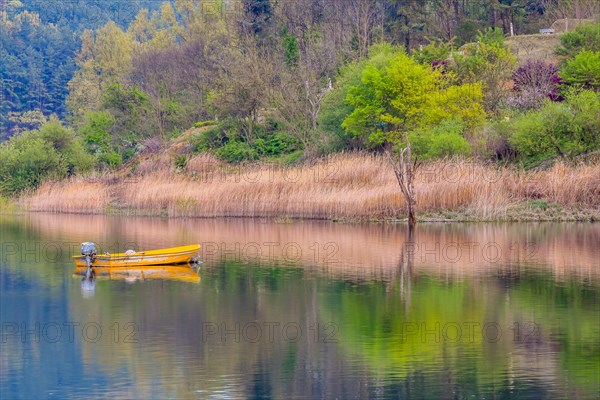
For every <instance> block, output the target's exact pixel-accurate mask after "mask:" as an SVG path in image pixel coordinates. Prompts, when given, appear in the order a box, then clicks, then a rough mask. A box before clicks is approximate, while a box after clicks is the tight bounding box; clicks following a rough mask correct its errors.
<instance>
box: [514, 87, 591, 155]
mask: <svg viewBox="0 0 600 400" xmlns="http://www.w3.org/2000/svg"><path fill="white" fill-rule="evenodd" d="M598 115H600V93H597V92H593V91H590V90H583V91H581V92H575V91H570V92H569V93H568V94H567V96H566V100H565V101H564V102H563V103H554V102H550V101H548V102H546V104H545V105H544V106H543V107H542V108H541V109H540V110H539V111H532V112H528V113H525V114H522V115H520V116H519V117H517V118H515V119H514V120H512V121H510V122H509V125H510V130H511V131H512V136H511V138H510V141H511V143H512V144H513V145H514V146H515V148H516V149H517V150H518V151H519V152H520V153H521V154H522V155H524V156H525V157H528V158H532V159H545V158H549V157H554V156H560V157H563V158H572V157H575V156H577V155H579V154H582V153H586V152H589V151H593V150H597V149H600V135H598V132H600V120H599V119H598Z"/></svg>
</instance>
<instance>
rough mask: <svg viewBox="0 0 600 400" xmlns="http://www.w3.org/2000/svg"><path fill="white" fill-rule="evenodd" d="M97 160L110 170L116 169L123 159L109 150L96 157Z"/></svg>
mask: <svg viewBox="0 0 600 400" xmlns="http://www.w3.org/2000/svg"><path fill="white" fill-rule="evenodd" d="M98 160H99V161H101V162H103V163H105V164H106V165H108V166H109V167H111V168H118V167H120V166H121V165H122V164H123V157H122V156H121V155H120V154H119V153H117V152H116V151H115V150H110V151H109V152H107V153H103V154H101V155H100V156H99V157H98Z"/></svg>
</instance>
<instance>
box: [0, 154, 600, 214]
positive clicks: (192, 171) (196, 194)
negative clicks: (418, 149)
mask: <svg viewBox="0 0 600 400" xmlns="http://www.w3.org/2000/svg"><path fill="white" fill-rule="evenodd" d="M357 166H359V167H358V168H357ZM415 185H416V188H417V207H418V212H417V217H418V221H419V222H420V223H427V222H433V223H437V222H518V221H523V222H534V221H573V222H575V221H591V222H594V221H600V164H599V163H595V164H591V165H585V164H581V165H564V164H557V165H555V166H553V167H551V168H550V169H547V170H542V171H523V170H517V169H515V168H509V167H498V166H496V165H489V164H483V163H479V162H476V161H472V160H447V161H437V162H431V163H428V164H426V165H424V166H423V167H421V168H420V169H419V170H418V172H417V175H416V179H415ZM38 211H39V212H50V213H69V214H90V215H120V216H152V217H168V218H179V217H183V218H230V217H231V218H267V219H271V220H275V221H283V222H285V221H288V220H289V221H292V220H325V221H333V222H340V223H354V222H374V223H404V222H405V221H406V219H405V203H404V199H403V197H402V194H401V192H400V189H399V187H398V185H397V182H396V181H395V176H394V174H393V171H392V169H391V167H389V165H388V164H387V162H386V160H384V159H383V158H381V157H377V156H373V155H367V154H362V153H346V154H336V155H333V156H330V157H327V158H325V159H322V160H319V161H317V162H314V163H312V164H309V165H306V164H305V165H297V166H292V167H286V166H281V165H275V164H266V163H259V164H251V165H241V166H239V165H231V164H226V163H224V162H222V161H220V160H218V159H216V158H214V157H212V156H210V155H209V154H201V155H200V156H196V157H194V158H192V159H191V160H189V161H188V163H187V164H186V166H185V168H177V167H175V166H174V165H173V163H172V160H170V159H169V158H168V156H167V155H155V156H151V157H148V158H146V159H142V160H140V161H139V162H137V163H136V164H135V165H129V166H126V167H124V168H122V169H121V170H119V171H116V172H114V173H112V174H104V175H89V176H75V177H72V178H69V179H67V180H63V181H59V182H46V183H44V184H42V185H41V186H40V187H39V188H38V189H37V190H36V191H34V192H31V193H28V194H25V195H23V196H21V197H20V198H17V199H13V200H8V201H7V200H2V202H0V212H2V213H4V212H9V213H14V212H38Z"/></svg>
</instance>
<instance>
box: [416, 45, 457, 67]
mask: <svg viewBox="0 0 600 400" xmlns="http://www.w3.org/2000/svg"><path fill="white" fill-rule="evenodd" d="M453 45H454V42H453V41H450V42H444V41H439V42H438V41H434V42H430V43H429V44H427V45H426V46H422V47H420V48H419V49H418V50H415V51H413V53H412V56H413V58H414V59H415V60H416V61H417V62H418V63H419V64H425V65H434V64H435V65H437V64H440V63H442V62H443V61H445V60H446V59H447V58H448V57H449V56H450V52H451V51H452V46H453Z"/></svg>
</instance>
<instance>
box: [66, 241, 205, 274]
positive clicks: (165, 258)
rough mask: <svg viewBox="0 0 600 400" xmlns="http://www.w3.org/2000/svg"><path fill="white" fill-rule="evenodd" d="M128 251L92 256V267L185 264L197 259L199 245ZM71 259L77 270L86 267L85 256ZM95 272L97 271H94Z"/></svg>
mask: <svg viewBox="0 0 600 400" xmlns="http://www.w3.org/2000/svg"><path fill="white" fill-rule="evenodd" d="M92 246H93V244H92ZM130 251H131V250H130ZM130 251H128V252H127V253H118V254H108V253H106V254H94V255H93V257H91V261H92V267H101V268H102V267H110V268H114V267H143V266H151V265H172V264H185V263H189V262H193V261H195V260H196V258H197V257H198V252H199V251H200V245H199V244H193V245H190V246H181V247H172V248H169V249H159V250H150V251H138V252H133V251H131V253H130ZM82 253H83V251H82ZM94 253H95V250H94ZM73 258H74V259H75V265H76V266H77V267H78V268H79V267H83V268H85V267H86V266H87V264H86V255H85V254H82V255H80V256H73ZM96 272H98V271H97V270H96Z"/></svg>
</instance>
